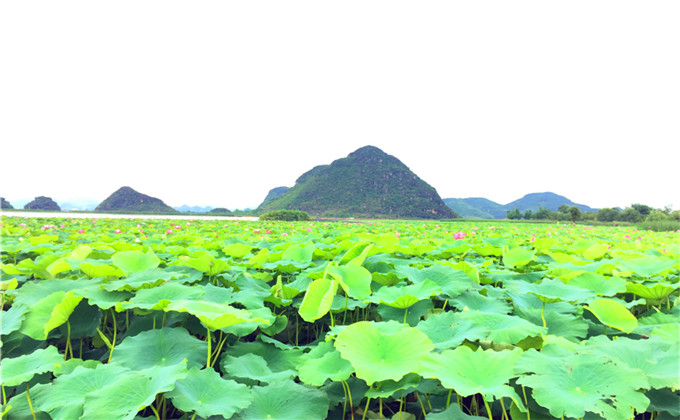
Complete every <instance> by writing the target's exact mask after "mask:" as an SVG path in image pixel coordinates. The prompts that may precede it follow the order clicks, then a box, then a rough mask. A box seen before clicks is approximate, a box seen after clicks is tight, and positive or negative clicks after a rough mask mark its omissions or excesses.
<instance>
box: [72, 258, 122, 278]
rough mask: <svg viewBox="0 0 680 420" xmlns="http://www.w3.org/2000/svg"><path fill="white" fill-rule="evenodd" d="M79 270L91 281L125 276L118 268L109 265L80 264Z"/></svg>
mask: <svg viewBox="0 0 680 420" xmlns="http://www.w3.org/2000/svg"><path fill="white" fill-rule="evenodd" d="M79 268H80V270H81V271H82V272H83V273H85V275H86V276H87V277H89V278H91V279H92V278H95V277H120V276H122V275H124V274H125V272H124V271H123V270H121V269H120V268H118V267H114V266H112V265H109V264H93V263H89V262H85V263H82V264H80V266H79Z"/></svg>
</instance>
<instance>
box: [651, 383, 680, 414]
mask: <svg viewBox="0 0 680 420" xmlns="http://www.w3.org/2000/svg"><path fill="white" fill-rule="evenodd" d="M645 395H647V398H649V400H650V404H649V407H648V408H647V412H652V411H657V412H665V413H668V414H670V415H671V416H672V417H671V418H673V419H677V418H680V393H678V391H677V390H676V391H675V392H674V391H671V390H670V389H668V388H664V389H658V390H657V389H652V390H649V391H648V392H647V393H646V394H645ZM665 413H660V414H661V415H660V416H659V417H658V418H666V419H668V416H664V414H665Z"/></svg>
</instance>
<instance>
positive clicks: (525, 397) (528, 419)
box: [520, 384, 531, 420]
mask: <svg viewBox="0 0 680 420" xmlns="http://www.w3.org/2000/svg"><path fill="white" fill-rule="evenodd" d="M520 386H521V387H522V395H524V405H526V407H527V420H531V412H530V410H529V401H528V400H527V392H526V390H525V389H524V385H521V384H520Z"/></svg>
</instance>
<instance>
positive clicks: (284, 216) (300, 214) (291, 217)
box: [260, 210, 311, 222]
mask: <svg viewBox="0 0 680 420" xmlns="http://www.w3.org/2000/svg"><path fill="white" fill-rule="evenodd" d="M260 220H280V221H287V222H305V221H309V220H311V218H310V217H309V214H307V213H306V212H304V211H299V210H274V211H270V212H267V213H265V214H263V215H261V216H260Z"/></svg>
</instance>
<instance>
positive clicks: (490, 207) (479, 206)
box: [444, 192, 597, 219]
mask: <svg viewBox="0 0 680 420" xmlns="http://www.w3.org/2000/svg"><path fill="white" fill-rule="evenodd" d="M444 203H446V205H447V206H449V207H451V209H453V210H454V211H455V212H456V213H458V214H460V215H461V216H462V217H466V218H471V219H472V218H476V219H477V218H478V219H503V218H505V216H506V215H507V212H508V211H510V210H514V209H518V210H519V211H520V212H525V211H527V210H531V211H538V209H539V206H540V207H543V208H546V209H548V210H552V211H556V210H557V209H558V208H559V207H560V206H562V205H563V204H566V205H568V206H569V207H571V206H576V207H578V209H579V210H581V211H582V212H594V211H597V209H595V208H592V207H589V206H586V205H585V204H577V203H574V202H573V201H571V200H570V199H568V198H567V197H564V196H562V195H559V194H555V193H553V192H542V193H530V194H527V195H525V196H524V197H522V198H519V199H517V200H514V201H512V202H510V203H508V204H499V203H496V202H494V201H491V200H489V199H486V198H481V197H470V198H445V199H444Z"/></svg>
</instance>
